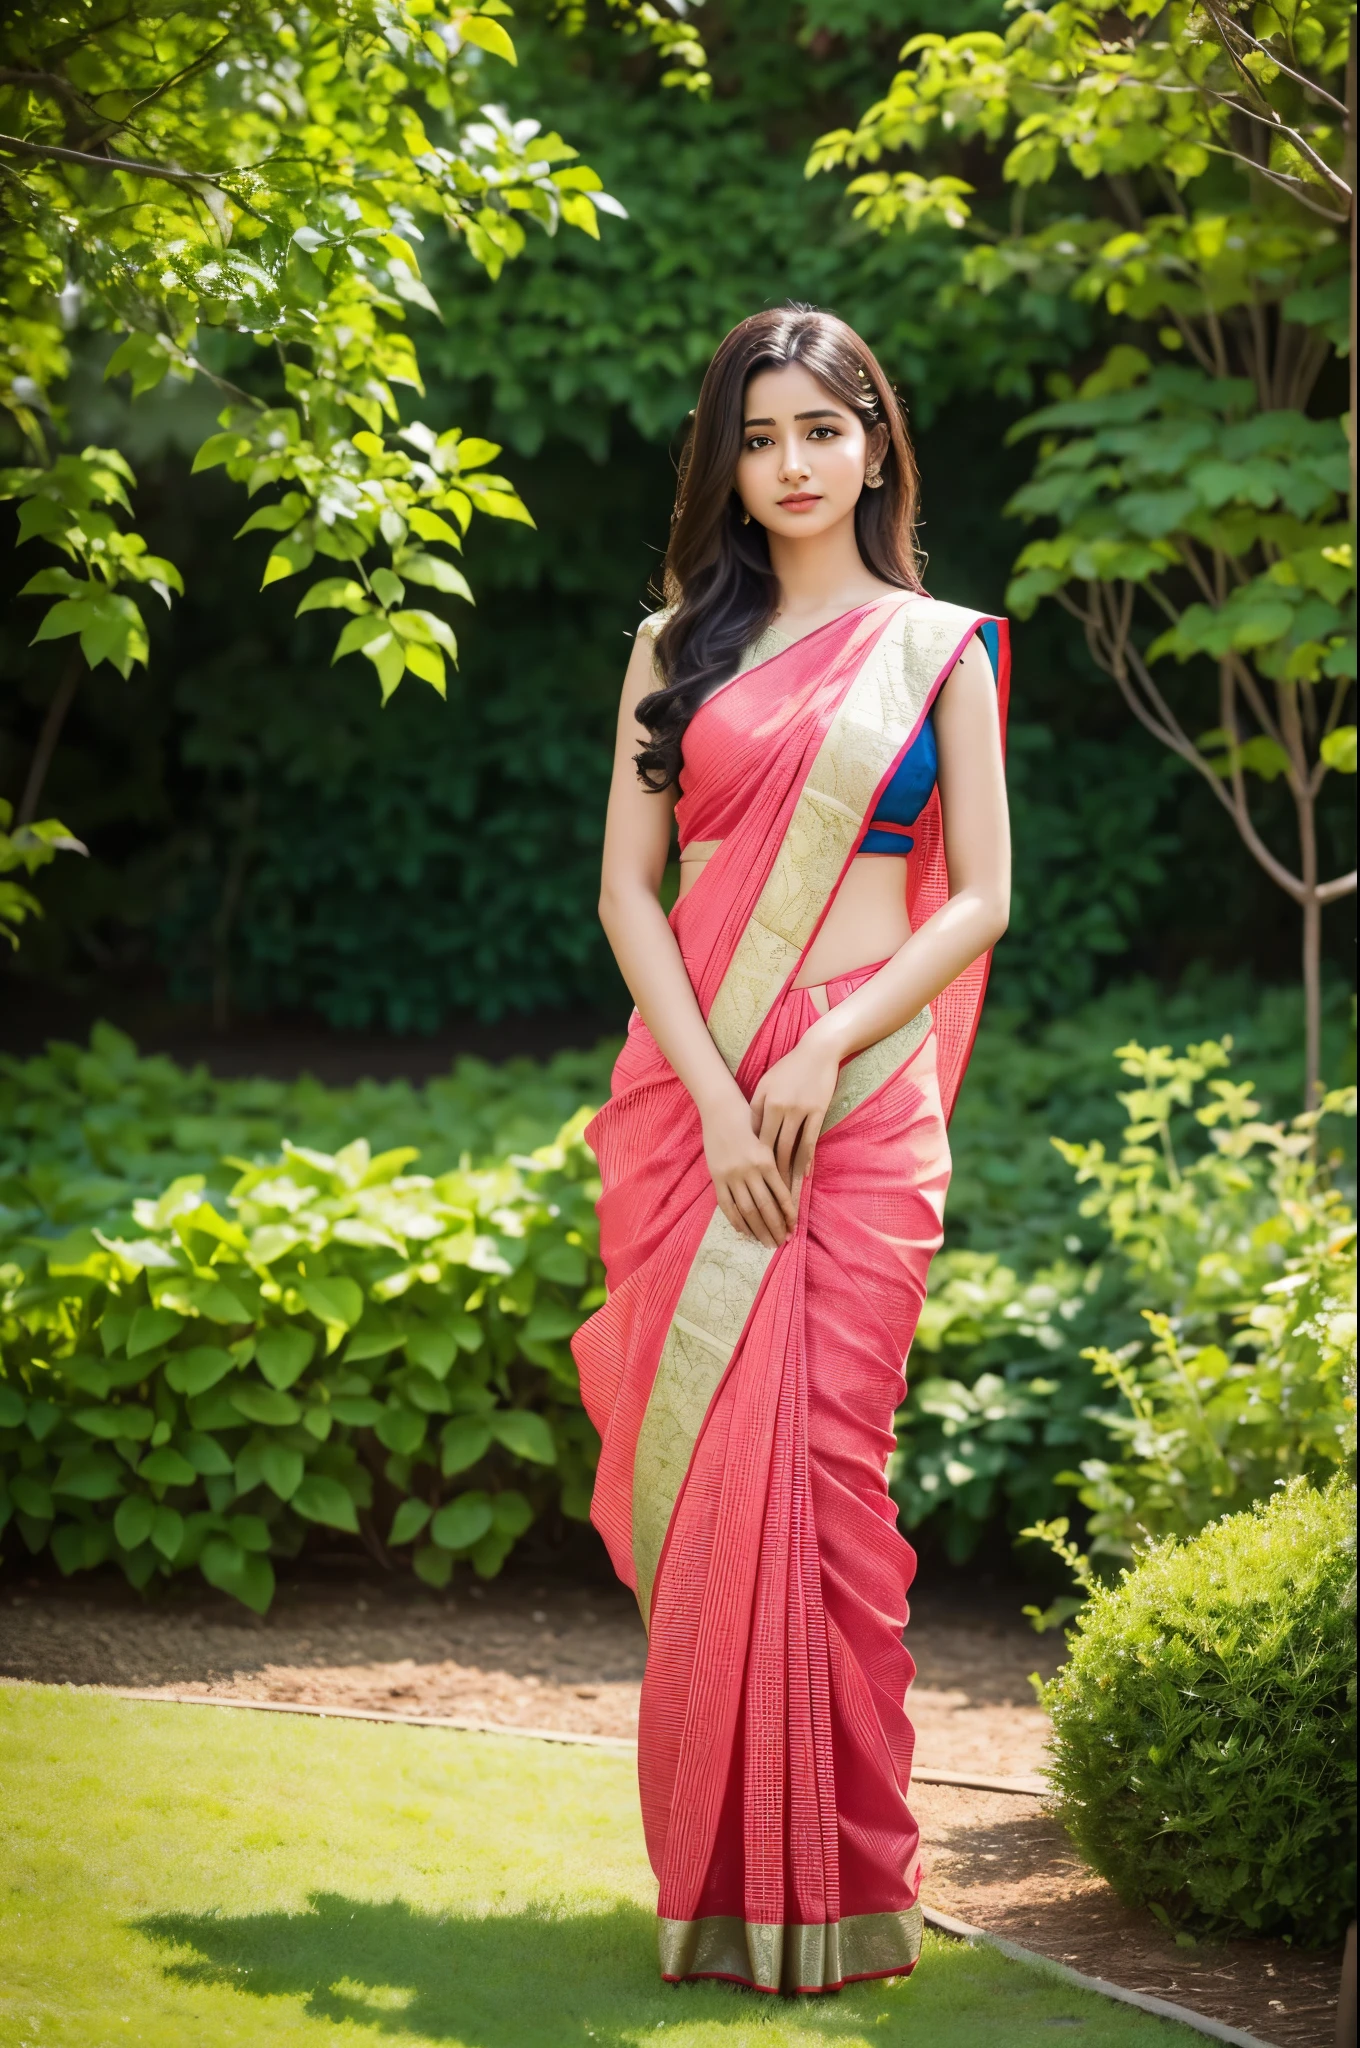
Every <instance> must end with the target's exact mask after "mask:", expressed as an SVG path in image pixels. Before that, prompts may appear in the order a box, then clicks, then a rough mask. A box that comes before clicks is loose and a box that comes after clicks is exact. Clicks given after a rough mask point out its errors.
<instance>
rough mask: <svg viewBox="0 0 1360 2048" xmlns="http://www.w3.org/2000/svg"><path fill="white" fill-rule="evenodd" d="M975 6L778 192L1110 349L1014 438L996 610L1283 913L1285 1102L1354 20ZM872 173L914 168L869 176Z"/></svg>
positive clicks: (1341, 282) (1342, 638)
mask: <svg viewBox="0 0 1360 2048" xmlns="http://www.w3.org/2000/svg"><path fill="white" fill-rule="evenodd" d="M1005 11H1006V13H1008V14H1010V15H1011V16H1012V17H1013V19H1012V20H1011V21H1010V23H1009V26H1008V27H1006V29H1005V32H1004V33H996V32H995V31H994V30H992V29H968V30H965V32H963V33H962V34H957V35H954V36H944V35H939V34H934V33H926V34H920V35H916V36H913V37H912V38H911V39H910V40H909V41H908V42H907V43H906V44H905V46H904V47H903V50H902V52H901V63H902V66H903V68H902V69H901V70H900V71H899V72H898V73H897V75H896V76H895V78H894V79H893V81H892V84H891V86H890V87H889V90H888V92H887V94H886V95H885V97H884V98H883V99H881V100H879V101H878V102H877V103H876V104H875V105H873V106H871V107H870V108H869V109H868V110H867V112H866V113H865V114H864V116H863V118H862V119H861V120H860V122H859V124H858V125H857V127H855V128H854V129H839V130H836V131H833V132H832V133H830V134H828V135H826V136H824V137H823V138H822V140H821V141H820V142H819V144H818V145H817V148H816V149H815V150H814V152H813V154H812V156H811V158H810V160H809V166H808V168H809V171H810V172H815V171H818V170H825V169H830V168H832V167H834V166H839V165H848V166H853V167H858V166H860V165H865V164H867V165H872V166H874V168H872V169H869V170H866V171H863V172H862V173H861V175H860V176H859V177H857V178H856V179H855V180H853V182H852V183H851V185H850V188H849V189H850V192H851V194H852V195H853V196H854V198H855V200H856V208H855V211H856V215H857V217H858V218H859V219H860V220H862V221H864V222H865V223H866V224H867V225H868V226H869V227H870V228H872V229H875V230H878V231H880V232H882V233H889V232H894V231H897V232H902V231H905V232H906V233H907V234H909V235H917V234H920V233H921V232H922V231H923V230H925V229H929V230H931V231H937V230H938V229H939V227H940V226H941V225H943V226H946V227H948V228H950V229H952V230H954V231H956V232H958V233H961V234H963V235H965V236H966V237H967V238H968V245H967V247H966V249H965V251H964V253H963V255H962V259H961V262H960V265H959V269H958V273H957V276H956V278H955V279H954V280H953V281H952V282H951V284H950V285H949V286H948V287H947V293H946V295H947V296H948V297H949V298H950V299H951V300H952V301H954V302H957V300H958V298H959V297H960V295H968V294H971V295H978V294H980V295H981V296H982V297H983V298H986V297H989V296H992V295H996V294H1001V295H1002V296H1003V297H1004V296H1005V295H1006V294H1007V293H1009V292H1013V291H1014V290H1015V289H1016V288H1017V287H1018V286H1023V287H1024V288H1026V289H1028V290H1033V289H1034V288H1035V287H1036V285H1037V284H1042V285H1043V286H1044V288H1046V289H1047V290H1049V291H1052V292H1057V293H1061V294H1063V295H1065V296H1066V297H1068V298H1069V299H1071V300H1075V301H1077V302H1079V303H1082V304H1086V305H1089V306H1092V307H1099V308H1101V309H1102V310H1103V312H1104V314H1105V316H1106V317H1107V318H1108V319H1110V320H1111V321H1112V322H1113V323H1115V326H1116V329H1117V331H1119V332H1120V333H1121V336H1122V338H1121V340H1120V341H1119V343H1118V345H1117V346H1116V347H1115V348H1114V349H1113V350H1112V351H1111V352H1110V354H1109V355H1108V357H1107V359H1106V361H1105V362H1104V364H1103V365H1102V366H1101V367H1100V368H1099V369H1098V370H1096V371H1095V373H1094V374H1093V375H1092V376H1090V377H1088V378H1087V379H1086V380H1085V382H1084V383H1082V384H1081V385H1080V387H1079V388H1077V389H1076V390H1075V391H1074V390H1073V389H1072V386H1071V384H1070V382H1069V381H1067V380H1065V379H1062V378H1057V379H1054V380H1051V388H1052V395H1053V397H1054V399H1055V401H1056V402H1055V403H1054V404H1053V405H1051V406H1049V407H1047V408H1046V409H1044V410H1043V411H1041V412H1039V413H1037V414H1035V415H1033V416H1032V417H1031V418H1030V419H1029V420H1027V421H1025V422H1022V423H1021V425H1020V426H1019V427H1018V428H1017V430H1016V432H1017V433H1018V434H1021V435H1024V434H1030V433H1037V434H1040V435H1042V436H1043V439H1042V441H1041V443H1040V456H1039V462H1038V466H1037V469H1036V472H1035V475H1034V477H1033V479H1032V481H1031V482H1030V483H1029V484H1027V485H1025V486H1024V487H1023V488H1022V489H1021V490H1020V491H1019V492H1018V493H1017V494H1016V496H1015V498H1014V499H1013V501H1012V509H1013V510H1014V511H1015V512H1016V513H1017V514H1019V515H1020V516H1022V517H1023V518H1025V519H1027V520H1040V519H1042V520H1044V521H1046V522H1052V523H1053V525H1054V526H1055V527H1056V531H1051V532H1049V533H1047V534H1045V535H1044V536H1043V537H1041V538H1037V539H1035V540H1033V541H1031V542H1030V544H1029V545H1028V546H1027V547H1026V548H1025V549H1024V551H1023V552H1022V554H1021V556H1020V559H1019V563H1018V565H1017V568H1018V574H1017V576H1016V579H1015V581H1014V583H1013V584H1012V587H1011V592H1010V597H1009V602H1010V604H1011V606H1012V608H1013V609H1015V610H1016V611H1017V612H1019V613H1021V614H1022V615H1025V614H1027V613H1028V612H1029V611H1030V610H1032V609H1033V607H1034V606H1035V605H1036V604H1037V603H1038V601H1039V600H1040V599H1041V598H1042V597H1045V596H1050V595H1052V596H1055V597H1057V599H1058V600H1059V602H1060V603H1062V604H1063V605H1064V606H1066V608H1067V609H1068V610H1069V611H1070V612H1072V613H1073V615H1074V616H1075V617H1077V618H1078V619H1079V620H1080V621H1081V623H1082V626H1083V628H1084V630H1085V633H1086V638H1087V643H1088V645H1089V647H1090V649H1091V652H1092V655H1093V656H1094V658H1095V660H1096V662H1097V663H1098V664H1099V666H1100V667H1101V668H1103V669H1104V670H1105V671H1106V672H1107V673H1108V674H1109V675H1110V676H1112V677H1113V679H1114V681H1115V682H1116V684H1117V685H1118V687H1119V689H1120V691H1121V692H1122V693H1123V695H1124V697H1125V699H1126V701H1127V703H1128V705H1129V707H1130V709H1131V710H1132V711H1133V713H1134V715H1135V716H1136V717H1137V718H1138V719H1139V720H1140V722H1141V723H1142V724H1143V725H1144V726H1145V727H1146V728H1147V729H1148V730H1149V731H1150V732H1151V733H1153V734H1154V735H1155V736H1156V737H1157V738H1158V739H1159V740H1160V741H1162V742H1163V744H1164V745H1166V746H1167V747H1169V748H1171V749H1172V751H1173V752H1174V753H1176V754H1177V755H1179V756H1180V758H1181V759H1182V760H1183V761H1185V762H1187V763H1188V764H1189V765H1190V766H1191V767H1192V768H1193V769H1194V770H1195V771H1196V772H1197V773H1198V774H1199V775H1200V776H1201V777H1202V778H1203V779H1204V781H1205V783H1206V784H1207V786H1208V787H1209V788H1210V789H1211V790H1212V791H1213V792H1214V795H1215V797H1216V798H1217V800H1218V801H1219V803H1220V804H1221V805H1222V806H1223V808H1224V810H1225V811H1226V812H1227V814H1228V815H1229V817H1230V818H1231V819H1232V821H1233V824H1234V825H1235V827H1236V829H1237V831H1238V833H1239V834H1240V835H1241V838H1242V841H1243V843H1244V844H1245V846H1246V847H1247V849H1248V850H1249V852H1250V853H1251V854H1252V856H1253V858H1254V859H1255V860H1256V861H1257V862H1258V863H1259V864H1260V865H1261V867H1262V868H1263V869H1264V871H1265V872H1266V873H1267V874H1268V875H1269V876H1270V877H1271V879H1272V880H1273V881H1274V882H1275V883H1277V885H1278V886H1279V887H1280V888H1282V889H1283V890H1285V892H1286V893H1287V894H1288V895H1289V896H1290V897H1291V898H1292V899H1293V900H1294V902H1296V903H1297V904H1298V906H1299V908H1300V911H1301V913H1302V925H1303V981H1304V991H1305V1010H1306V1019H1307V1022H1306V1037H1307V1099H1308V1102H1309V1103H1310V1104H1311V1102H1312V1100H1313V1097H1314V1094H1315V1091H1316V1086H1317V1077H1318V1057H1319V1052H1318V1048H1319V1031H1320V1014H1321V990H1320V971H1321V913H1322V909H1323V907H1324V906H1325V905H1326V904H1328V903H1330V902H1334V901H1336V900H1338V899H1339V898H1340V897H1342V896H1344V895H1346V894H1349V893H1352V892H1353V891H1354V890H1355V886H1356V876H1355V873H1354V871H1351V872H1349V873H1346V874H1338V875H1335V876H1332V877H1324V876H1323V875H1322V874H1321V873H1320V871H1319V849H1318V830H1317V806H1318V797H1319V793H1320V791H1321V788H1322V785H1323V783H1324V781H1325V779H1326V777H1327V776H1328V774H1329V773H1332V772H1339V773H1343V774H1344V773H1352V774H1353V773H1354V771H1355V726H1354V723H1353V722H1352V721H1353V717H1354V713H1353V710H1352V711H1350V712H1349V713H1348V709H1347V707H1348V705H1349V704H1350V703H1351V692H1352V688H1353V682H1354V677H1355V643H1354V635H1353V628H1352V624H1351V611H1352V606H1351V599H1352V594H1353V591H1354V553H1353V534H1352V529H1351V527H1350V526H1349V525H1348V524H1347V522H1346V518H1345V510H1346V507H1345V499H1346V494H1347V486H1348V475H1347V459H1346V443H1345V436H1344V433H1343V430H1342V428H1341V426H1340V425H1339V424H1338V423H1336V422H1335V421H1334V420H1328V419H1326V418H1318V417H1314V416H1313V414H1312V412H1310V406H1311V407H1312V408H1313V409H1314V411H1316V410H1319V409H1321V408H1323V407H1325V403H1326V399H1325V396H1324V395H1323V394H1324V393H1325V391H1326V390H1327V389H1328V388H1329V387H1328V386H1327V385H1326V384H1322V385H1320V380H1321V379H1323V378H1324V377H1325V376H1326V375H1327V374H1328V372H1329V368H1330V365H1331V363H1332V360H1333V358H1334V356H1335V354H1336V352H1337V351H1338V350H1344V349H1346V348H1347V347H1348V346H1349V341H1350V337H1349V333H1348V304H1349V301H1348V294H1347V290H1346V286H1347V240H1348V235H1347V230H1348V228H1349V230H1350V238H1351V239H1352V240H1353V235H1354V199H1353V188H1354V183H1355V172H1354V164H1355V119H1354V102H1355V57H1354V44H1353V40H1352V38H1351V25H1352V20H1353V15H1352V10H1351V9H1350V7H1349V6H1347V5H1345V4H1343V0H1273V4H1271V0H1267V4H1256V0H1252V4H1248V0H1177V4H1174V5H1171V6H1167V5H1165V4H1164V0H1127V4H1126V5H1125V6H1124V7H1123V8H1122V9H1121V10H1116V11H1114V12H1113V13H1107V12H1100V13H1096V12H1094V11H1092V10H1091V9H1089V8H1086V7H1083V6H1080V5H1077V4H1073V0H1058V4H1055V5H1052V6H1050V7H1046V8H1033V7H1028V6H1025V5H1024V0H1007V4H1006V9H1005ZM1343 74H1344V76H1345V78H1346V80H1347V84H1346V85H1345V87H1344V91H1345V94H1346V97H1345V98H1344V99H1343V98H1342V97H1341V96H1340V95H1341V92H1342V90H1343V87H1342V78H1343ZM960 144H968V145H972V146H973V147H974V149H975V150H976V148H977V147H978V146H981V147H982V148H983V149H986V150H992V149H996V148H998V147H999V146H1001V145H1003V144H1006V145H1008V152H1007V154H1006V156H1005V158H1004V162H1003V164H1002V176H1003V180H1004V182H1005V183H1006V184H1008V185H1009V186H1010V187H1011V194H1012V203H1011V207H1010V214H1009V218H1008V219H1006V218H1004V217H999V218H992V217H989V215H990V214H998V212H999V210H998V209H997V208H991V209H988V208H986V207H984V208H982V209H981V210H979V209H977V208H975V207H974V205H973V199H974V196H975V194H974V186H973V184H972V183H971V182H970V181H969V179H967V178H966V177H964V176H961V175H959V172H960V170H961V169H962V168H964V165H963V162H962V160H961V159H959V157H958V150H959V145H960ZM901 155H906V156H908V157H911V158H914V159H917V160H919V161H920V162H921V163H922V164H923V165H924V168H917V167H915V166H913V167H911V168H904V169H894V168H888V167H883V166H884V159H885V158H887V159H893V158H896V157H899V156H901ZM1135 344H1136V345H1135ZM1351 357H1352V365H1353V364H1354V350H1353V349H1351ZM1353 379H1354V371H1353V368H1352V417H1353V415H1354V396H1353V393H1354V381H1353ZM1353 447H1354V443H1353V436H1352V453H1351V460H1350V474H1349V488H1350V494H1351V498H1352V505H1351V511H1352V514H1353V511H1354V503H1353V500H1354V488H1355V486H1354V452H1353ZM1157 629H1160V630H1157ZM1201 657H1203V658H1207V662H1208V663H1209V664H1212V670H1213V671H1216V690H1215V692H1214V695H1213V697H1212V699H1211V700H1210V702H1211V707H1212V708H1210V706H1209V705H1206V704H1205V702H1204V699H1203V695H1202V694H1201V693H1200V691H1199V689H1198V686H1197V685H1196V687H1195V689H1194V691H1193V692H1191V691H1186V690H1182V691H1179V692H1177V691H1175V690H1174V689H1168V688H1167V686H1165V685H1164V684H1163V682H1162V681H1161V679H1160V678H1159V676H1158V674H1157V664H1158V663H1159V662H1162V661H1165V660H1166V659H1168V658H1174V659H1175V660H1176V661H1178V662H1180V663H1186V662H1192V661H1193V662H1195V663H1196V669H1195V671H1194V674H1195V675H1196V676H1198V675H1199V674H1201V673H1203V672H1204V671H1203V667H1202V664H1201V662H1200V659H1199V658H1201ZM1206 713H1207V715H1206ZM1204 728H1207V729H1204ZM1249 778H1255V779H1256V780H1258V781H1267V782H1269V781H1272V780H1275V779H1276V778H1282V779H1283V781H1284V783H1285V785H1286V786H1287V788H1288V790H1289V793H1290V796H1291V798H1292V800H1293V806H1294V813H1295V821H1296V829H1297V852H1296V854H1295V856H1294V857H1293V858H1292V859H1284V858H1282V857H1281V856H1280V855H1279V854H1278V853H1277V852H1276V851H1275V850H1274V849H1273V847H1272V846H1271V845H1270V844H1269V843H1268V839H1267V837H1266V835H1265V834H1264V833H1263V832H1262V830H1261V829H1259V827H1258V825H1257V823H1256V820H1255V817H1254V816H1253V800H1252V789H1251V782H1250V780H1249Z"/></svg>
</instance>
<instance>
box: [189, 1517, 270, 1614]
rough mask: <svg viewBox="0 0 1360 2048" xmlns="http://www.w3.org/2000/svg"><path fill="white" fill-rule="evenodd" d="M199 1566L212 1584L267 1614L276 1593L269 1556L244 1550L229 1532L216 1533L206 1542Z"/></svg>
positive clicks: (235, 1598)
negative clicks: (223, 1534) (221, 1534)
mask: <svg viewBox="0 0 1360 2048" xmlns="http://www.w3.org/2000/svg"><path fill="white" fill-rule="evenodd" d="M198 1568H199V1570H200V1571H201V1572H202V1574H203V1576H204V1578H205V1579H206V1580H207V1581H208V1584H209V1585H210V1586H216V1587H217V1589H218V1591H219V1592H221V1593H229V1594H230V1595H231V1597H232V1598H233V1599H234V1600H239V1601H240V1602H241V1603H242V1605H243V1606H245V1607H249V1608H252V1609H253V1610H254V1612H255V1613H256V1614H266V1613H268V1611H269V1604H270V1602H271V1600H272V1599H273V1597H274V1568H273V1566H272V1565H271V1564H270V1562H269V1559H268V1558H267V1557H258V1556H255V1555H254V1554H253V1553H251V1552H249V1551H245V1550H242V1548H241V1546H240V1544H239V1543H233V1542H232V1540H231V1538H230V1537H229V1536H213V1537H210V1538H209V1540H208V1541H207V1542H206V1543H205V1544H204V1546H203V1551H202V1554H201V1556H200V1557H199V1560H198Z"/></svg>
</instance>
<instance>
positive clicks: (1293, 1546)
mask: <svg viewBox="0 0 1360 2048" xmlns="http://www.w3.org/2000/svg"><path fill="white" fill-rule="evenodd" d="M1354 1525H1355V1491H1354V1488H1353V1487H1352V1486H1350V1485H1349V1484H1347V1483H1346V1482H1345V1481H1344V1480H1342V1479H1340V1478H1338V1479H1336V1480H1334V1481H1333V1482H1332V1484H1331V1485H1330V1486H1329V1487H1328V1489H1327V1491H1326V1492H1325V1493H1319V1492H1317V1491H1316V1490H1315V1489H1313V1488H1311V1487H1309V1486H1308V1485H1307V1484H1306V1483H1305V1482H1304V1481H1302V1480H1295V1481H1293V1482H1292V1483H1291V1484H1290V1485H1289V1486H1287V1487H1285V1488H1282V1489H1281V1490H1280V1491H1279V1492H1277V1493H1275V1494H1274V1495H1273V1496H1272V1498H1271V1499H1270V1500H1269V1501H1266V1502H1262V1503H1259V1504H1258V1505H1257V1506H1256V1507H1255V1508H1253V1509H1251V1510H1250V1511H1249V1512H1247V1513H1245V1514H1239V1515H1228V1516H1225V1517H1224V1518H1223V1519H1222V1520H1221V1521H1219V1522H1215V1523H1213V1524H1212V1525H1211V1526H1210V1527H1209V1528H1207V1529H1205V1530H1203V1531H1202V1532H1201V1533H1200V1534H1199V1535H1198V1536H1196V1537H1194V1538H1193V1539H1191V1540H1190V1541H1188V1542H1177V1541H1175V1540H1174V1539H1168V1540H1167V1541H1166V1542H1164V1543H1162V1544H1159V1545H1158V1546H1157V1547H1156V1548H1154V1549H1152V1550H1149V1551H1148V1552H1147V1553H1145V1554H1144V1555H1143V1556H1142V1557H1141V1558H1140V1559H1139V1560H1138V1562H1137V1563H1136V1564H1135V1565H1133V1566H1132V1567H1131V1568H1130V1569H1129V1570H1127V1571H1125V1573H1124V1574H1123V1576H1122V1578H1121V1580H1120V1582H1119V1584H1118V1585H1116V1586H1109V1587H1097V1588H1096V1589H1095V1590H1094V1591H1093V1593H1092V1596H1091V1599H1090V1600H1089V1602H1088V1603H1087V1605H1086V1606H1085V1607H1084V1608H1083V1609H1082V1611H1081V1614H1080V1616H1079V1617H1078V1620H1077V1624H1076V1627H1075V1629H1074V1631H1073V1634H1072V1637H1071V1654H1070V1656H1069V1658H1068V1661H1067V1663H1066V1664H1065V1665H1064V1666H1063V1668H1062V1670H1061V1671H1060V1672H1059V1673H1058V1675H1057V1677H1056V1678H1054V1679H1052V1680H1050V1682H1049V1683H1048V1684H1047V1685H1046V1686H1045V1687H1043V1688H1042V1693H1041V1697H1042V1699H1043V1703H1044V1705H1045V1706H1046V1707H1047V1708H1048V1711H1049V1712H1050V1713H1051V1715H1052V1716H1053V1740H1052V1744H1051V1754H1052V1758H1053V1761H1052V1764H1051V1766H1050V1781H1051V1783H1052V1786H1053V1789H1054V1792H1055V1794H1056V1801H1057V1805H1056V1811H1057V1814H1058V1817H1059V1819H1061V1821H1062V1822H1063V1825H1064V1826H1065V1827H1066V1828H1067V1830H1068V1833H1069V1834H1070V1835H1071V1836H1072V1839H1073V1841H1074V1842H1075V1843H1076V1845H1077V1847H1078V1848H1079V1849H1080V1851H1081V1853H1082V1855H1083V1856H1084V1857H1085V1859H1086V1861H1087V1862H1088V1863H1090V1864H1091V1865H1092V1867H1093V1868H1094V1869H1096V1870H1098V1871H1099V1872H1100V1873H1101V1875H1102V1876H1104V1877H1106V1878H1108V1879H1109V1881H1110V1883H1111V1884H1112V1885H1113V1886H1114V1888H1115V1890H1116V1891H1117V1892H1118V1893H1119V1895H1120V1897H1121V1898H1123V1899H1125V1900H1127V1901H1128V1902H1129V1903H1130V1904H1132V1905H1141V1906H1147V1907H1149V1908H1150V1909H1151V1911H1152V1912H1153V1913H1154V1914H1155V1915H1156V1916H1157V1918H1158V1919H1159V1920H1161V1921H1162V1922H1163V1923H1164V1924H1165V1925H1167V1926H1175V1927H1182V1928H1185V1929H1187V1930H1188V1931H1189V1932H1191V1933H1192V1934H1214V1935H1241V1934H1272V1935H1279V1936H1283V1937H1285V1938H1287V1939H1290V1940H1294V1941H1299V1942H1302V1943H1305V1944H1307V1945H1309V1946H1320V1945H1323V1944H1325V1943H1328V1942H1331V1941H1335V1940H1336V1939H1337V1938H1338V1937H1339V1936H1340V1935H1341V1934H1342V1933H1343V1932H1344V1931H1345V1927H1346V1923H1347V1922H1348V1921H1349V1920H1350V1919H1351V1918H1352V1917H1353V1915H1354V1912H1355V1700H1354V1693H1353V1691H1351V1690H1350V1689H1349V1681H1350V1679H1351V1676H1352V1674H1353V1671H1354V1667H1355V1630H1354V1613H1353V1594H1352V1593H1351V1592H1350V1591H1349V1588H1350V1586H1351V1581H1352V1573H1353V1569H1354V1550H1353V1530H1354Z"/></svg>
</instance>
